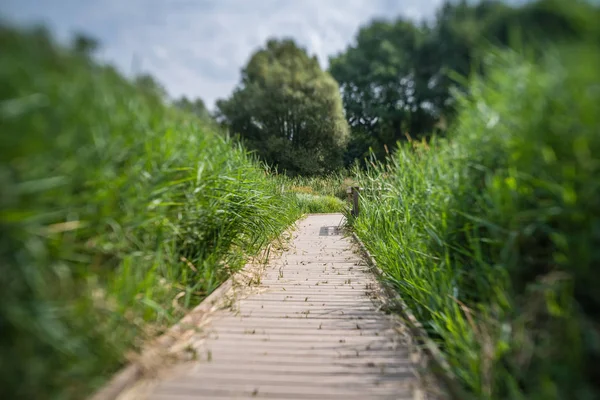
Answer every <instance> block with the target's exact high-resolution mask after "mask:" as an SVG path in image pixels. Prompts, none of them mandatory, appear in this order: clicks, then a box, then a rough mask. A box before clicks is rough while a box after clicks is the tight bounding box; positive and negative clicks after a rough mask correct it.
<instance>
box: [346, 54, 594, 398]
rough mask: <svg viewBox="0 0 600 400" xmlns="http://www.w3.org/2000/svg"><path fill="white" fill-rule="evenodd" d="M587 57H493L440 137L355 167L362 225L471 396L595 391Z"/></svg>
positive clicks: (587, 394)
mask: <svg viewBox="0 0 600 400" xmlns="http://www.w3.org/2000/svg"><path fill="white" fill-rule="evenodd" d="M598 65H600V52H599V51H598V47H597V44H595V45H593V46H592V45H583V44H581V45H578V46H570V47H564V48H562V47H561V48H560V49H558V50H557V49H556V48H554V47H552V48H548V49H547V52H546V55H545V56H544V57H543V59H542V60H540V61H532V60H531V59H527V58H524V57H523V56H521V55H518V54H515V53H510V52H503V53H497V52H496V53H492V54H490V55H489V56H488V57H487V59H486V68H490V72H489V74H488V75H487V78H486V79H483V78H475V79H473V81H472V82H471V84H470V86H469V92H470V95H469V96H462V97H460V98H459V112H458V117H457V125H456V126H455V128H453V129H452V131H451V133H450V136H449V139H448V140H443V139H434V140H432V141H431V142H430V143H426V142H413V143H411V145H400V148H399V149H398V151H397V152H396V153H395V154H394V155H393V156H392V157H391V158H390V159H389V160H388V161H389V164H380V163H375V162H374V163H373V166H372V167H371V168H370V169H369V170H368V171H366V172H361V171H358V177H359V180H360V183H361V186H363V187H365V191H364V192H363V198H362V202H363V204H362V214H361V215H360V216H359V217H358V218H357V219H356V220H355V221H354V222H353V223H354V227H355V229H356V231H357V233H358V234H359V235H360V236H361V237H362V239H363V240H364V241H365V243H366V245H367V247H368V248H369V249H370V251H371V252H372V253H373V254H374V256H375V258H376V259H377V261H378V263H379V265H380V267H381V268H382V269H383V271H384V273H385V274H386V276H387V278H388V279H389V280H390V282H392V283H393V284H394V285H395V286H396V287H397V288H398V291H399V292H400V293H401V294H402V296H403V297H404V299H405V300H406V302H407V303H408V304H409V306H410V307H411V308H412V309H413V311H414V312H415V313H416V314H417V316H418V318H419V319H420V320H421V321H422V322H423V323H424V324H425V326H426V328H427V329H428V331H429V332H430V334H432V335H433V337H434V338H436V339H437V340H438V341H439V344H440V346H441V348H442V349H443V351H444V354H445V356H446V357H447V360H448V361H449V363H450V365H451V367H452V369H453V371H454V372H455V374H456V376H457V377H458V379H459V380H460V381H461V382H462V383H463V384H464V385H465V386H466V387H467V388H469V389H470V391H471V392H472V393H473V394H474V397H475V398H478V399H506V398H509V399H592V398H598V397H599V396H600V386H599V385H598V382H600V379H599V378H600V377H599V376H598V369H597V365H598V363H599V362H600V331H599V329H598V326H599V325H598V324H599V322H600V321H599V320H598V311H599V310H600V295H599V292H598V290H597V288H598V286H599V285H600V274H598V271H597V268H596V267H597V265H598V264H599V263H600V250H599V249H600V247H599V244H600V228H599V227H600V182H599V181H598V179H597V177H598V174H599V173H600V158H599V156H598V155H599V154H600V132H599V131H598V127H599V126H600V115H599V114H598V112H597V104H600V91H598V82H600V73H599V72H600V70H599V69H598V68H597V66H598Z"/></svg>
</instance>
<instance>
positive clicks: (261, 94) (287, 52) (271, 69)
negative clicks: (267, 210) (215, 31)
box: [217, 40, 348, 175]
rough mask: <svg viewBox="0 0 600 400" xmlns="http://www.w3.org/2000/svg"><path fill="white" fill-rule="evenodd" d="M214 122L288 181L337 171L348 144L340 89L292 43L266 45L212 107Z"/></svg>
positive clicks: (317, 64) (273, 41)
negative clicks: (216, 118)
mask: <svg viewBox="0 0 600 400" xmlns="http://www.w3.org/2000/svg"><path fill="white" fill-rule="evenodd" d="M217 107H218V111H219V119H220V121H221V122H223V123H225V124H226V125H228V126H229V128H230V130H231V131H232V132H233V133H236V134H239V135H240V136H241V138H242V140H243V142H244V143H245V144H246V145H247V146H248V147H249V148H251V149H253V150H255V151H256V152H257V154H258V155H259V156H260V157H261V158H262V159H263V160H265V161H266V162H267V163H269V164H270V165H273V166H276V167H278V169H279V170H282V171H285V172H287V173H288V174H290V175H293V174H299V173H301V174H318V173H324V172H327V171H330V170H334V169H336V168H338V167H339V166H340V165H341V157H342V153H343V149H344V146H345V143H346V138H347V130H348V128H347V124H346V121H345V119H344V113H343V108H342V102H341V99H340V95H339V87H338V85H337V83H336V82H335V80H334V79H333V78H332V77H331V76H330V75H329V74H328V73H326V72H323V71H322V70H321V68H320V66H319V63H318V61H317V59H316V58H314V57H312V58H311V57H309V56H308V54H306V51H305V50H304V49H301V48H299V47H298V46H296V44H295V43H294V42H293V41H292V40H281V41H278V40H269V41H268V42H267V45H266V46H265V48H263V49H260V50H259V51H257V52H256V53H254V54H253V55H252V57H251V59H250V61H249V62H248V65H247V66H246V67H245V68H244V70H243V71H242V81H241V83H240V86H239V87H238V88H237V89H236V90H235V91H234V93H233V95H232V96H231V98H229V99H228V100H220V101H218V102H217Z"/></svg>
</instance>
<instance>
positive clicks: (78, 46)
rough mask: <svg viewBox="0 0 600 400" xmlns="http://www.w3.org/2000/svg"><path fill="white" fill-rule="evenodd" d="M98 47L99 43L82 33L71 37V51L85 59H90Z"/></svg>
mask: <svg viewBox="0 0 600 400" xmlns="http://www.w3.org/2000/svg"><path fill="white" fill-rule="evenodd" d="M99 47H100V42H99V41H98V40H97V39H95V38H93V37H91V36H88V35H86V34H84V33H76V34H75V36H74V37H73V43H72V48H73V50H74V51H75V52H76V53H78V54H81V55H83V56H86V57H91V55H92V54H94V53H95V52H96V51H97V50H98V48H99Z"/></svg>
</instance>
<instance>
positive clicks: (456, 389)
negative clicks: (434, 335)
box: [352, 232, 472, 400]
mask: <svg viewBox="0 0 600 400" xmlns="http://www.w3.org/2000/svg"><path fill="white" fill-rule="evenodd" d="M352 238H353V239H354V241H355V243H356V244H358V247H359V248H360V251H361V252H362V253H363V256H364V257H365V258H366V260H367V262H368V264H369V266H370V268H371V270H372V272H373V273H374V274H375V275H376V276H377V278H378V280H379V282H380V283H381V286H382V287H383V289H384V291H385V294H386V296H387V297H388V298H390V299H393V301H394V302H395V303H396V304H397V305H399V306H400V310H399V311H400V312H401V316H402V317H403V318H402V320H403V321H404V322H405V323H406V325H407V326H408V328H409V330H410V333H411V334H412V336H413V338H414V339H415V340H416V341H417V342H418V343H419V344H420V345H421V346H422V350H423V352H424V353H425V356H426V362H427V366H428V369H429V370H430V371H431V372H433V373H434V375H435V378H437V379H438V380H439V381H440V382H441V383H443V385H444V388H445V389H446V390H447V392H448V393H449V394H450V396H451V398H453V399H456V400H466V399H469V398H472V396H469V395H468V394H467V393H466V392H465V390H464V389H463V388H462V387H461V386H460V384H459V383H458V382H457V379H456V377H455V375H454V373H453V372H452V370H451V369H450V365H449V364H448V362H447V361H446V358H445V357H444V355H443V354H442V352H441V350H440V349H439V347H438V346H437V345H436V344H435V342H434V341H433V340H432V339H431V338H430V337H429V335H428V334H427V332H426V331H425V329H424V328H423V326H422V324H421V323H420V322H419V320H418V319H417V318H416V317H415V315H414V313H413V312H412V310H411V309H410V307H408V305H407V304H406V303H405V302H404V300H403V299H402V297H401V296H400V294H398V292H397V291H396V290H394V288H392V287H391V286H390V284H389V282H387V280H386V279H385V276H384V275H383V273H382V271H381V269H380V268H379V267H378V266H377V262H376V261H375V258H374V257H373V256H372V255H371V253H370V252H369V250H368V249H367V247H366V246H365V244H364V243H363V242H362V240H361V239H360V238H359V237H358V235H357V234H356V233H355V232H352Z"/></svg>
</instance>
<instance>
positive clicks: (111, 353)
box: [0, 26, 301, 399]
mask: <svg viewBox="0 0 600 400" xmlns="http://www.w3.org/2000/svg"><path fill="white" fill-rule="evenodd" d="M0 48H1V49H2V59H1V61H0V124H1V131H0V132H1V133H0V134H1V136H2V146H0V184H1V186H2V194H1V196H0V232H1V235H0V260H1V262H0V264H1V265H2V273H1V274H0V290H1V292H2V301H1V302H0V332H1V333H0V376H2V385H0V397H1V398H6V399H9V398H10V399H16V398H28V399H49V398H52V399H72V398H82V397H85V396H86V394H89V393H90V391H91V390H92V389H94V388H96V387H98V386H99V385H100V384H101V383H102V382H103V381H105V379H106V378H107V376H109V375H110V374H111V373H112V372H114V371H115V370H116V369H117V368H118V367H119V366H120V365H122V364H123V363H124V362H125V358H124V357H125V356H124V355H125V354H126V353H127V352H128V351H129V350H132V349H133V350H135V349H137V348H139V346H140V345H141V343H142V342H143V341H144V340H145V339H147V338H148V337H151V336H153V335H156V334H158V333H160V332H161V330H163V329H164V328H165V327H166V326H168V325H169V324H171V323H173V322H175V321H176V320H177V318H179V317H180V316H181V315H182V314H183V312H184V311H185V309H186V308H188V307H190V306H193V305H195V304H197V303H198V302H199V301H200V300H201V299H202V298H204V297H205V296H206V295H207V294H209V293H210V292H211V291H213V290H214V289H215V288H216V287H217V286H218V285H219V284H220V283H221V282H222V281H223V280H224V279H226V278H227V277H228V276H229V274H230V273H231V271H233V270H235V269H236V268H238V267H240V266H241V265H242V264H243V262H244V258H245V256H246V255H249V254H250V255H251V254H253V253H255V252H257V251H258V249H259V248H260V247H261V246H262V245H263V244H265V243H266V242H267V241H269V240H271V239H272V238H274V237H276V236H277V235H278V234H279V233H280V232H281V231H282V230H283V229H284V228H285V227H286V226H288V225H289V224H290V223H292V222H293V221H294V220H295V219H296V218H297V217H298V216H299V214H300V213H301V210H299V208H298V207H297V203H296V202H295V200H294V199H293V198H292V197H291V195H288V194H285V193H283V194H282V192H281V190H280V186H279V183H278V182H277V180H275V179H271V177H270V176H268V173H266V172H265V171H264V170H263V168H261V166H260V165H259V164H258V163H257V162H255V161H254V159H253V158H251V157H250V156H248V155H247V154H246V152H245V151H244V150H243V149H242V148H241V147H240V146H237V145H235V144H234V143H232V142H230V141H229V140H228V139H227V138H224V137H222V136H219V135H218V134H215V133H214V132H212V131H209V130H208V129H207V128H206V127H205V126H204V125H202V123H201V122H199V121H198V119H197V118H195V117H193V116H191V115H187V114H183V113H181V112H179V111H176V110H174V109H171V108H167V107H165V106H164V105H163V103H162V102H161V100H159V99H158V98H156V97H153V95H151V94H148V93H144V92H143V91H142V90H140V89H138V88H137V87H135V86H134V85H132V84H131V83H130V82H128V81H127V80H125V79H124V78H123V77H121V76H120V75H119V74H118V73H117V72H116V71H115V70H114V69H113V68H111V67H108V66H99V65H97V64H95V63H94V62H92V61H91V60H90V59H89V58H87V57H86V56H84V55H78V54H75V53H74V52H73V51H70V50H68V49H65V48H62V47H59V46H56V45H55V44H53V43H52V41H51V40H50V39H49V37H48V34H47V33H45V32H44V31H43V30H40V29H38V30H32V31H27V32H25V31H17V30H15V29H13V28H9V27H6V26H3V27H1V28H0Z"/></svg>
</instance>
